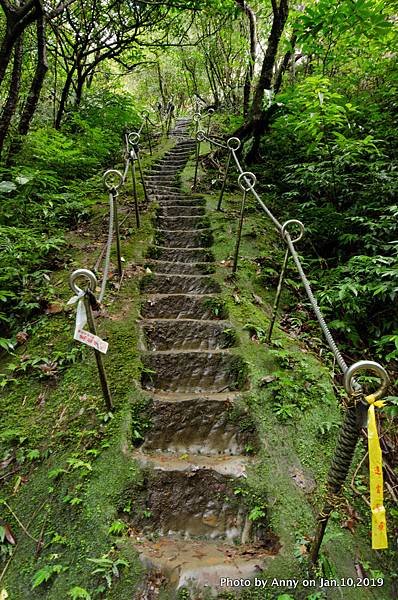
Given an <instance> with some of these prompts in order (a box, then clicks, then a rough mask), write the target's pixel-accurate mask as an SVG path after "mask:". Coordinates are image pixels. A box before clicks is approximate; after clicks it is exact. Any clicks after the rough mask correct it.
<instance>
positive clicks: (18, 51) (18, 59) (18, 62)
mask: <svg viewBox="0 0 398 600" xmlns="http://www.w3.org/2000/svg"><path fill="white" fill-rule="evenodd" d="M22 51H23V38H22V35H21V36H19V38H18V40H17V41H16V43H15V45H14V60H13V66H12V73H11V79H10V87H9V91H8V97H7V100H6V103H5V105H4V108H3V111H2V113H1V118H0V156H1V154H2V152H3V148H4V142H5V140H6V137H7V134H8V131H9V129H10V125H11V121H12V118H13V116H14V113H15V110H16V107H17V103H18V97H19V89H20V86H21V69H22Z"/></svg>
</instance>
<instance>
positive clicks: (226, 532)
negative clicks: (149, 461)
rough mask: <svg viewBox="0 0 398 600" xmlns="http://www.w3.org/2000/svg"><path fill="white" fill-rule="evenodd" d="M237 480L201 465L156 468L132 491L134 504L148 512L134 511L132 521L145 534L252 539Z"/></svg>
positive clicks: (231, 539) (236, 539)
mask: <svg viewBox="0 0 398 600" xmlns="http://www.w3.org/2000/svg"><path fill="white" fill-rule="evenodd" d="M236 481H237V480H236V478H234V477H230V476H226V475H222V474H221V473H218V472H216V471H214V470H213V469H206V468H200V467H199V468H198V469H197V470H195V471H185V472H184V471H180V470H164V471H163V470H156V471H155V472H152V473H149V474H148V475H147V476H146V477H145V478H144V482H143V484H142V488H141V490H137V491H133V493H132V505H133V506H142V507H145V514H142V513H143V512H144V511H141V514H139V512H138V511H137V512H135V513H134V514H133V515H132V518H131V521H130V523H131V525H132V526H133V527H134V528H137V527H138V528H139V529H140V531H142V532H143V533H144V534H145V533H150V532H152V533H157V534H160V535H164V536H173V535H174V536H179V537H182V538H185V539H187V538H188V539H189V538H195V537H199V536H200V537H201V538H205V539H225V540H228V541H229V542H231V543H233V542H234V541H236V542H241V541H249V538H250V529H251V527H250V521H249V519H248V518H247V516H246V515H247V508H246V506H244V505H243V504H242V502H241V500H239V498H238V497H237V496H236V495H235V494H234V484H235V483H236ZM145 515H146V516H145ZM148 515H150V516H149V517H148Z"/></svg>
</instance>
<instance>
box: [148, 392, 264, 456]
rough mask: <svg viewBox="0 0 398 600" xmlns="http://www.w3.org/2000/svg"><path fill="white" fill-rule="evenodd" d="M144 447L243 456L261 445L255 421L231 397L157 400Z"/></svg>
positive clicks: (151, 408) (169, 450)
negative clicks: (234, 404)
mask: <svg viewBox="0 0 398 600" xmlns="http://www.w3.org/2000/svg"><path fill="white" fill-rule="evenodd" d="M148 417H149V421H150V423H151V426H150V428H149V430H148V431H147V432H146V435H145V441H144V444H143V445H142V446H141V449H142V450H144V451H145V450H149V451H156V450H159V451H167V452H175V453H180V454H184V453H188V454H205V455H218V454H226V455H241V454H244V453H245V452H248V451H252V450H253V449H254V448H256V447H257V445H258V441H257V435H256V432H255V428H254V424H253V423H252V421H251V419H250V418H249V417H248V415H247V414H246V413H245V412H243V411H240V410H238V409H237V408H236V407H234V406H233V404H232V403H231V401H230V400H229V399H226V400H211V399H209V398H205V397H193V398H190V399H188V400H181V401H179V402H167V401H162V400H158V399H155V400H153V402H152V404H151V406H150V407H149V408H148Z"/></svg>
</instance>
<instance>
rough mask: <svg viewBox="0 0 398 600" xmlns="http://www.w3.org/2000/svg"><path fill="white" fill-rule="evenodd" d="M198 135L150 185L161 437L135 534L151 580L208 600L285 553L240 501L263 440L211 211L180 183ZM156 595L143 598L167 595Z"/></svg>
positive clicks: (151, 456) (155, 416)
mask: <svg viewBox="0 0 398 600" xmlns="http://www.w3.org/2000/svg"><path fill="white" fill-rule="evenodd" d="M188 126H189V121H188V120H180V121H178V122H177V124H176V128H175V130H174V131H173V132H172V135H173V137H175V139H176V144H175V146H174V147H173V148H172V149H171V150H170V151H169V152H168V153H167V154H166V155H165V156H164V157H163V158H162V159H161V160H160V161H159V162H158V163H157V165H156V166H155V167H154V168H153V169H152V171H151V174H150V175H148V176H147V178H146V183H147V187H148V190H149V193H150V195H151V197H152V199H153V200H154V201H156V203H157V205H158V208H157V215H156V236H155V243H154V246H153V247H152V248H151V251H150V256H149V258H148V260H147V263H146V266H147V267H148V268H149V270H150V273H149V274H147V275H145V276H144V277H143V279H142V282H141V284H142V285H141V289H142V294H143V302H142V309H141V322H140V326H141V333H142V336H141V337H142V361H143V364H144V367H145V369H144V372H143V375H142V387H143V389H144V390H146V391H147V393H148V394H149V395H150V398H151V409H150V411H151V427H150V429H149V431H148V433H147V435H146V439H145V441H144V443H143V444H142V445H141V447H140V448H138V449H137V450H136V451H135V453H134V458H135V459H136V460H138V462H139V463H140V464H141V465H142V467H145V468H146V469H147V470H146V471H145V473H146V475H145V477H144V481H143V484H142V486H141V490H140V496H139V503H141V505H143V506H144V507H145V510H144V512H145V515H143V514H138V513H137V514H135V516H134V517H132V519H131V527H132V530H133V531H134V533H135V534H136V535H135V538H134V536H133V540H134V544H135V547H136V548H137V550H138V551H139V553H140V557H141V560H142V561H143V563H144V564H145V566H146V567H147V569H148V572H158V573H161V574H162V575H163V576H164V577H166V578H167V580H168V582H169V585H170V586H171V587H170V588H169V589H171V590H176V589H178V588H180V587H182V586H187V587H188V588H190V589H191V590H194V591H192V594H193V595H192V596H191V597H192V598H195V599H199V598H202V597H205V596H202V594H204V593H205V592H204V590H207V592H206V593H209V592H210V593H212V592H211V590H217V589H218V588H219V586H220V578H221V577H234V578H236V577H251V576H253V577H254V576H255V575H256V574H258V571H259V569H260V567H261V565H262V563H263V562H264V558H265V556H270V555H272V554H274V553H275V551H274V550H275V548H272V547H271V546H272V543H271V544H270V543H269V540H267V539H266V537H267V536H266V534H265V533H264V530H263V531H262V533H259V532H258V531H254V530H253V527H252V522H251V521H250V519H248V508H247V507H246V506H245V503H244V501H242V499H241V496H240V495H239V494H236V493H235V489H236V488H237V487H238V486H239V482H242V481H243V480H244V478H245V473H246V467H247V465H248V463H249V462H250V460H252V459H250V458H249V457H248V456H246V455H245V448H246V447H247V445H248V444H250V443H253V440H254V438H255V432H254V431H253V429H250V428H249V429H247V428H245V427H242V423H241V422H240V421H239V416H238V418H236V414H235V418H233V414H234V406H235V399H236V397H237V395H238V394H239V392H240V390H244V389H247V387H248V381H247V368H246V365H245V362H244V361H243V360H242V358H241V357H240V356H239V353H238V348H236V347H235V346H236V336H235V335H234V332H233V327H232V325H231V323H229V322H228V320H227V315H226V314H225V309H223V307H222V303H221V302H220V298H219V294H220V291H221V288H220V284H219V282H218V281H216V279H215V278H214V276H213V275H212V273H213V272H214V271H215V265H214V264H213V260H214V259H213V255H212V252H211V244H212V233H211V228H210V224H209V219H208V217H207V216H206V208H205V201H204V199H203V198H201V197H199V196H195V195H185V194H183V193H182V192H181V188H180V184H179V180H178V174H179V173H180V172H181V171H182V170H183V168H184V167H185V165H186V163H187V161H188V158H189V157H190V155H191V154H192V153H193V151H194V148H195V142H194V141H193V140H190V139H188V138H187V137H186V132H187V129H188ZM215 307H217V310H215ZM235 413H236V410H235ZM136 501H137V499H136ZM249 547H250V551H249V550H248V548H249ZM254 547H256V548H257V551H254V550H253V548H254ZM148 589H149V588H148ZM148 589H147V590H146V591H145V590H144V591H141V594H142V595H139V596H137V597H138V598H142V599H143V598H151V597H154V598H155V597H157V596H155V595H154V596H151V595H150V593H149V591H148ZM224 591H225V590H224ZM173 593H174V592H173ZM173 593H172V592H170V594H171V595H170V598H172V597H174V596H173V595H172V594H173ZM206 597H207V596H206Z"/></svg>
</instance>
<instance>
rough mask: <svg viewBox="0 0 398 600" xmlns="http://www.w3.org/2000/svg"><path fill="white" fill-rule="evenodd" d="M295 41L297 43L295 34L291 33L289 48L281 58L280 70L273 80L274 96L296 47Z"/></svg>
mask: <svg viewBox="0 0 398 600" xmlns="http://www.w3.org/2000/svg"><path fill="white" fill-rule="evenodd" d="M296 41H297V34H296V33H293V35H292V37H291V39H290V48H289V50H288V51H287V52H286V54H285V56H284V57H283V60H282V64H281V66H280V68H279V70H278V73H277V76H276V78H275V84H274V94H275V95H276V94H277V93H278V92H279V90H280V89H281V85H282V79H283V75H284V74H285V72H286V69H287V68H288V66H289V63H290V60H291V58H292V56H293V53H294V47H295V45H296Z"/></svg>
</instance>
